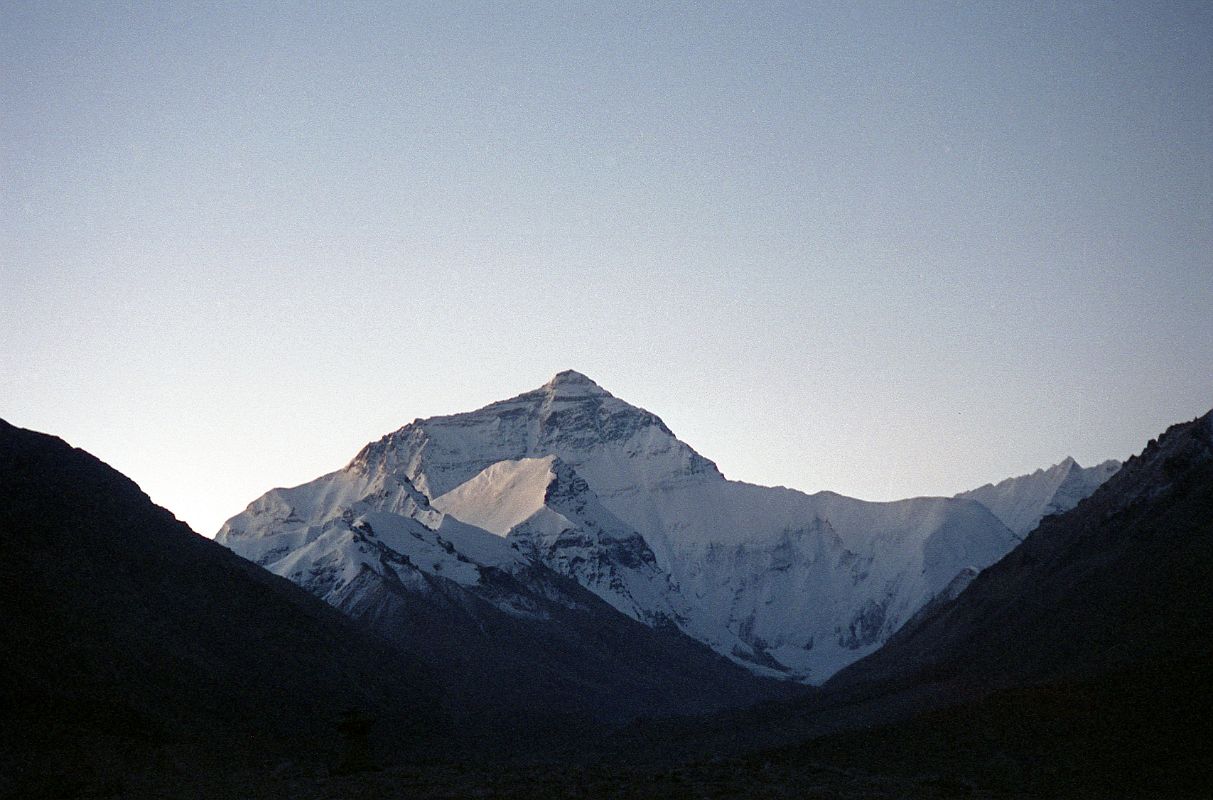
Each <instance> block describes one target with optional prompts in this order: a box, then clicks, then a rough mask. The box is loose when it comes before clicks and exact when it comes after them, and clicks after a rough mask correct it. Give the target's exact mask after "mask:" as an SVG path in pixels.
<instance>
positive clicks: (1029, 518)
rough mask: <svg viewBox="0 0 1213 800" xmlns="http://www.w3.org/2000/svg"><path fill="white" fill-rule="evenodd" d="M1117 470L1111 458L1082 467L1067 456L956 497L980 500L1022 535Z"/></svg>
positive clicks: (1082, 497) (1089, 492)
mask: <svg viewBox="0 0 1213 800" xmlns="http://www.w3.org/2000/svg"><path fill="white" fill-rule="evenodd" d="M1119 469H1120V462H1119V461H1116V460H1114V459H1110V460H1108V461H1105V462H1103V463H1102V464H1096V465H1095V466H1093V467H1082V466H1080V465H1079V464H1078V462H1077V461H1075V460H1074V459H1072V458H1069V457H1066V458H1065V459H1064V460H1062V461H1061V462H1059V463H1057V464H1054V465H1053V466H1051V467H1049V468H1048V469H1038V470H1036V471H1035V472H1033V473H1032V474H1030V475H1020V476H1018V477H1015V478H1007V479H1006V480H1005V481H1000V482H998V483H993V484H992V483H987V484H986V485H985V486H981V487H979V488H977V489H972V490H970V491H967V492H961V493H960V494H958V495H956V496H957V497H967V498H969V499H971V500H976V501H977V502H979V503H981V504H982V505H983V506H985V507H986V508H988V509H990V511H992V512H994V516H996V517H998V518H999V519H1000V520H1002V522H1003V524H1004V525H1006V526H1007V527H1008V528H1010V529H1011V530H1012V532H1014V533H1015V534H1016V535H1017V536H1019V537H1021V538H1022V537H1024V536H1027V535H1028V534H1029V533H1031V532H1032V531H1033V530H1034V529H1035V528H1036V526H1037V525H1039V524H1040V521H1041V520H1042V519H1043V518H1045V517H1047V516H1049V515H1051V514H1061V513H1063V512H1065V511H1069V510H1070V509H1071V508H1074V507H1075V506H1076V505H1078V504H1079V503H1080V502H1082V501H1083V500H1085V499H1086V498H1088V497H1090V496H1091V495H1092V494H1093V493H1094V492H1095V490H1096V489H1098V488H1099V487H1100V485H1101V484H1102V483H1103V482H1104V481H1106V480H1107V479H1108V478H1110V477H1112V476H1113V475H1115V474H1116V472H1117V470H1119Z"/></svg>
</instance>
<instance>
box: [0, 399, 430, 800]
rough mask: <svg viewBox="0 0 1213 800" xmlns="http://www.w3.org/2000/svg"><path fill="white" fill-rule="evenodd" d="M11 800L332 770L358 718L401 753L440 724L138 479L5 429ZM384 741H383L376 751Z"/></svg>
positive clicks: (385, 650)
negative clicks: (214, 774) (204, 773)
mask: <svg viewBox="0 0 1213 800" xmlns="http://www.w3.org/2000/svg"><path fill="white" fill-rule="evenodd" d="M0 586H3V593H4V596H5V598H6V600H5V603H4V613H3V614H0V642H3V647H0V795H2V796H13V797H40V796H72V795H78V794H79V795H89V794H96V795H101V796H105V795H108V794H114V793H117V792H122V791H126V790H128V789H130V788H131V786H132V785H133V783H132V781H134V782H137V780H136V779H137V777H138V776H140V775H142V774H150V773H165V772H167V773H169V774H172V773H174V772H190V771H195V770H198V769H200V767H199V766H198V765H200V764H210V765H226V766H225V768H228V769H234V768H238V767H240V766H242V765H253V766H260V765H262V764H264V763H265V762H266V761H267V760H268V761H270V762H271V763H273V762H274V761H275V760H281V759H286V758H290V759H296V760H310V761H312V762H313V763H323V764H326V765H336V764H338V763H339V762H340V760H341V758H342V748H343V746H344V745H343V741H344V739H343V735H342V733H341V732H340V728H341V725H342V720H343V719H344V715H345V713H346V712H347V711H350V710H361V712H362V713H368V712H371V711H373V713H374V715H375V717H376V719H377V720H378V723H377V725H376V728H377V730H378V731H379V732H380V734H381V735H382V736H383V738H384V739H390V740H391V742H392V747H393V748H395V749H397V750H400V749H403V750H406V751H407V750H409V749H411V748H414V747H420V746H421V744H422V742H423V741H424V740H425V739H427V738H429V737H432V736H433V735H434V734H435V733H436V732H439V731H441V730H442V729H443V727H444V725H445V722H444V720H443V718H442V714H441V712H440V709H439V700H440V694H439V690H438V684H437V682H436V681H435V680H434V678H433V676H432V675H431V674H430V673H429V672H428V671H427V670H426V669H425V668H423V667H422V666H421V665H420V664H419V663H418V662H417V661H416V660H415V659H412V658H410V657H409V656H408V655H406V654H404V653H401V652H399V651H398V650H396V649H395V648H393V647H391V646H389V645H387V644H385V643H384V642H382V641H380V640H379V639H377V638H375V637H371V636H368V635H366V634H365V633H364V632H363V631H362V630H361V629H359V628H358V627H357V626H356V625H355V624H353V623H352V622H351V621H350V620H348V619H346V618H345V617H343V616H342V615H341V614H339V613H338V612H336V611H334V610H333V609H331V608H329V607H328V606H326V605H325V604H324V603H322V602H320V601H318V600H315V599H314V598H312V597H311V596H309V595H308V594H306V593H305V592H303V591H300V590H299V589H297V588H296V587H295V586H293V585H292V584H290V583H289V582H288V581H286V580H283V579H281V578H278V577H275V576H273V575H270V574H269V573H267V572H265V571H264V570H261V569H259V568H258V567H255V566H254V565H252V564H250V563H248V562H246V561H244V560H243V559H241V558H238V557H237V556H235V555H233V554H231V553H230V552H228V551H227V550H225V549H224V548H222V547H219V546H217V545H215V544H214V543H212V542H210V541H209V540H207V539H204V538H203V537H201V536H198V535H197V534H195V533H193V532H192V531H190V530H189V528H188V527H186V526H185V525H184V524H182V523H181V522H178V521H177V520H176V519H175V518H174V517H173V516H172V515H171V514H169V513H168V512H167V511H165V510H164V509H162V508H159V507H157V506H155V505H153V504H152V503H151V502H150V500H148V498H147V496H146V495H144V494H143V492H141V491H140V490H139V488H138V487H137V486H136V485H135V484H134V483H133V482H131V481H130V480H128V479H127V478H125V477H123V476H122V475H120V474H119V473H117V472H115V471H114V470H112V469H110V468H109V467H107V466H106V465H104V464H103V463H101V462H100V461H98V460H97V459H96V458H94V457H92V456H90V455H89V454H87V453H85V452H83V451H81V450H76V449H73V448H72V447H70V446H68V445H67V444H65V443H64V442H62V441H61V440H59V439H56V438H54V437H51V436H46V435H44V434H38V433H33V432H31V431H25V430H21V429H19V428H15V427H13V426H11V425H9V424H7V423H5V422H3V421H0ZM381 744H382V742H381Z"/></svg>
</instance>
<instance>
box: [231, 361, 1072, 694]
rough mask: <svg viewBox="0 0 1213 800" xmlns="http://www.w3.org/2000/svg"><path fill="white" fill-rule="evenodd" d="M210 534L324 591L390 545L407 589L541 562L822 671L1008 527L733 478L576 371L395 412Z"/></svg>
mask: <svg viewBox="0 0 1213 800" xmlns="http://www.w3.org/2000/svg"><path fill="white" fill-rule="evenodd" d="M979 491H980V490H979ZM1012 494H1013V493H1012ZM1057 496H1059V488H1058V487H1055V488H1054V491H1053V493H1052V494H1051V495H1050V497H1051V498H1053V497H1057ZM217 539H218V541H220V542H222V543H224V544H226V545H227V546H229V547H231V548H232V549H233V550H235V551H236V552H238V553H240V554H242V555H246V556H247V557H249V558H252V559H253V560H256V561H258V563H261V564H263V565H265V566H266V567H268V568H269V569H271V570H273V571H275V572H277V573H279V574H281V575H285V576H287V577H289V578H291V579H292V580H294V581H295V582H297V583H300V584H302V585H305V586H308V587H309V588H311V589H312V590H313V591H314V592H316V593H317V594H321V595H322V596H325V597H328V598H329V599H330V600H334V599H335V597H333V596H332V594H331V593H332V592H334V591H337V592H339V593H340V592H342V591H348V589H344V588H343V587H345V586H348V585H349V583H350V582H351V581H352V580H354V578H355V577H356V575H357V574H358V573H359V572H360V571H363V570H365V569H377V568H378V567H376V566H375V565H374V564H370V563H369V562H371V561H374V560H375V559H376V558H378V559H379V561H378V562H376V563H378V564H382V563H384V561H383V558H384V556H385V555H386V553H387V551H390V552H391V553H392V554H394V555H392V556H390V557H388V561H389V562H390V563H400V559H404V560H406V561H407V569H405V566H403V565H401V566H400V567H399V569H397V567H393V570H394V571H396V572H397V574H398V575H399V577H400V581H401V582H402V583H405V584H407V581H406V580H405V578H406V576H408V578H409V580H411V581H413V583H412V584H407V585H414V586H416V587H417V589H416V591H424V589H423V588H422V583H423V582H424V577H419V576H429V577H431V578H432V577H434V576H443V577H450V578H451V579H452V580H455V581H456V582H457V583H460V584H461V585H463V586H465V587H466V588H468V589H469V590H475V587H476V586H479V585H482V584H483V581H484V577H483V576H484V574H485V571H486V570H493V571H494V574H496V573H498V572H504V573H511V574H525V571H526V569H527V567H526V564H527V563H531V562H535V563H540V564H543V565H545V566H546V567H548V568H550V569H551V570H554V571H555V572H558V573H560V574H562V575H565V576H567V577H570V578H573V579H574V580H576V581H577V582H578V583H580V584H581V585H582V586H584V587H585V588H587V589H589V590H590V591H592V592H594V593H595V594H597V595H598V596H599V597H601V598H603V599H604V600H606V601H607V602H608V603H610V604H611V605H613V606H614V607H615V608H617V609H619V610H620V611H623V612H624V613H626V614H628V615H630V616H632V617H634V618H635V619H638V620H641V621H643V622H646V623H648V624H650V625H657V626H663V625H673V626H676V627H677V628H679V629H681V630H682V631H684V632H685V633H687V634H689V635H690V636H692V637H694V638H696V639H698V640H700V641H702V642H705V643H707V644H708V645H710V646H711V647H712V648H714V649H715V650H717V651H718V652H720V653H723V654H725V655H727V656H729V657H730V658H733V659H734V660H736V661H738V662H740V663H744V664H746V665H747V666H748V667H750V668H751V669H752V670H753V671H755V672H758V673H760V674H769V675H779V676H783V677H792V678H797V679H800V680H805V681H808V682H814V683H815V682H820V681H822V680H824V679H825V678H827V677H829V676H830V675H831V674H833V673H834V672H835V671H837V670H838V669H840V668H841V667H843V666H845V665H847V664H849V663H851V662H852V661H855V660H856V659H858V658H860V657H862V656H864V655H866V654H868V653H870V652H872V651H873V650H875V649H876V648H878V647H879V646H880V645H881V644H882V643H883V642H884V641H885V640H886V639H887V638H888V637H889V636H890V635H891V634H892V633H893V632H894V631H896V630H897V629H898V628H899V627H900V626H901V625H902V624H903V623H904V622H905V621H906V620H908V619H909V618H910V617H912V616H913V615H914V614H915V613H916V612H917V611H918V610H919V609H921V608H922V607H923V606H924V605H925V604H926V603H928V602H929V601H930V600H931V599H932V598H934V597H936V596H937V595H939V594H940V593H941V592H946V591H948V590H949V587H953V586H955V584H954V581H956V580H957V579H958V576H966V575H971V574H974V573H975V572H976V571H978V570H981V569H983V568H985V567H987V566H989V565H990V564H992V563H994V562H995V561H997V560H998V559H999V558H1001V557H1002V556H1003V555H1005V554H1006V553H1007V552H1008V551H1009V550H1010V549H1011V548H1013V547H1014V546H1015V545H1016V544H1017V543H1018V541H1019V537H1018V536H1017V535H1016V534H1015V533H1013V532H1012V530H1009V529H1008V526H1007V525H1005V524H1003V522H1001V521H1000V520H999V518H998V517H997V516H996V513H992V512H991V510H990V509H989V508H987V506H986V505H984V504H983V503H981V502H977V501H976V500H973V499H970V498H967V497H957V498H914V499H909V500H902V501H898V502H892V503H869V502H863V501H860V500H854V499H851V498H846V497H842V496H840V495H837V494H833V493H830V492H821V493H817V494H813V495H808V494H804V493H802V492H798V491H795V490H791V489H785V488H768V487H763V486H755V485H752V484H746V483H740V482H736V481H730V480H726V479H725V477H724V476H723V475H722V474H721V473H720V471H719V470H718V469H717V468H716V465H715V464H713V463H712V462H711V461H709V460H708V459H706V458H704V457H703V456H701V455H699V454H698V453H696V452H695V451H694V450H692V449H691V448H690V447H689V446H687V445H686V444H684V443H683V442H681V441H679V440H678V439H677V438H676V437H675V436H674V434H673V433H672V432H671V431H670V430H669V428H667V427H666V426H665V424H664V423H662V421H661V420H660V419H659V418H658V417H656V416H655V415H653V414H651V413H649V412H648V411H644V410H642V409H639V408H636V407H634V406H632V405H629V404H628V403H625V402H624V401H622V400H620V399H618V398H616V397H614V396H612V395H611V394H610V393H608V392H607V391H605V390H604V389H602V388H601V387H599V386H598V385H597V384H595V383H594V382H593V381H591V380H590V379H589V378H587V377H585V376H584V375H581V374H579V373H576V372H572V371H569V372H562V373H560V374H558V375H556V376H555V377H554V378H553V379H552V380H551V381H549V382H548V383H547V384H545V385H544V386H542V387H540V388H538V389H536V390H534V391H530V392H527V393H525V394H522V395H519V396H517V397H515V398H512V399H510V400H505V401H501V402H497V403H493V404H491V405H488V406H486V407H484V408H482V409H480V410H478V411H473V412H468V413H463V414H456V415H452V416H443V417H433V418H430V419H425V420H416V421H414V422H412V423H410V424H408V425H405V426H404V427H403V428H401V429H399V430H397V431H395V432H393V433H391V434H388V435H387V436H385V437H383V438H382V439H380V440H379V441H377V442H374V443H372V444H369V445H367V446H366V447H365V448H363V450H362V451H361V452H360V453H358V454H357V456H356V457H355V458H354V459H353V460H352V461H351V462H350V464H349V465H347V466H346V467H345V468H344V469H342V470H339V471H337V472H334V473H331V474H329V475H326V476H323V477H321V478H319V479H317V480H315V481H313V482H311V483H309V484H305V485H303V486H299V487H295V488H293V489H276V490H274V491H272V492H270V493H268V494H267V495H265V496H264V497H262V498H260V499H258V500H256V501H255V502H254V503H252V504H251V505H250V506H249V507H248V509H247V510H246V511H245V512H243V513H242V514H239V515H237V516H236V517H233V518H232V519H231V520H229V521H228V523H226V524H225V525H224V527H223V529H222V530H221V531H220V532H219V535H218V536H217ZM372 547H373V548H375V550H376V551H377V552H378V553H379V555H375V554H374V553H372V552H371V548H372ZM380 548H385V549H380ZM397 557H399V558H397ZM392 559H396V560H395V561H393V560H392ZM400 570H403V574H402V573H401V572H400ZM962 580H963V577H962ZM497 602H499V603H500V607H501V608H502V609H503V610H506V611H509V612H510V613H514V614H518V613H522V610H524V609H520V607H519V604H518V602H517V599H516V598H508V597H506V598H498V599H497ZM522 605H523V606H525V604H522Z"/></svg>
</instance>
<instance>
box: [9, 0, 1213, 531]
mask: <svg viewBox="0 0 1213 800" xmlns="http://www.w3.org/2000/svg"><path fill="white" fill-rule="evenodd" d="M1211 253H1213V7H1211V6H1209V5H1208V4H1180V3H1156V4H1155V3H1150V4H1133V3H1073V4H1020V3H1002V4H992V3H990V4H961V3H912V4H902V3H891V4H873V5H866V4H861V3H838V4H809V3H796V4H737V5H710V4H647V3H646V4H635V5H628V4H622V3H610V4H601V5H598V6H595V5H591V4H570V3H555V4H550V5H544V4H539V3H526V4H516V5H506V4H489V3H473V4H467V5H463V4H458V3H445V2H444V3H427V4H399V3H392V4H385V5H374V4H369V3H363V4H350V5H332V6H320V5H303V4H296V3H265V4H257V5H245V4H232V5H208V6H197V5H180V6H176V5H172V4H148V5H145V6H129V5H117V4H101V5H89V4H85V3H64V4H49V3H31V4H24V3H15V2H7V3H4V4H3V5H0V323H2V324H3V328H4V331H5V335H4V337H3V340H2V344H0V416H3V417H4V418H6V419H8V420H9V421H11V422H13V423H15V424H17V425H22V426H25V427H32V428H36V429H40V430H46V431H50V432H53V433H56V434H58V435H61V436H63V437H64V438H66V439H68V440H69V441H71V442H72V443H73V444H76V445H78V446H81V447H84V448H86V449H89V450H91V451H92V452H94V453H95V454H97V455H98V456H99V457H101V458H103V459H104V460H106V461H108V462H109V463H111V464H113V465H114V466H115V467H117V468H118V469H121V470H123V471H124V472H126V473H127V474H129V475H130V476H131V477H133V478H134V479H135V480H136V481H138V482H139V483H140V485H141V486H143V488H144V489H145V490H146V491H148V492H149V493H150V494H151V496H152V497H153V499H155V500H156V501H157V502H160V503H161V504H163V505H166V506H167V507H168V508H170V509H171V510H173V511H174V512H176V513H177V514H178V515H179V516H181V517H182V518H183V519H185V520H187V521H188V522H190V523H191V524H193V525H194V526H195V527H196V528H198V529H199V530H200V531H202V532H204V533H207V534H210V533H213V532H214V530H215V529H216V528H217V527H218V525H219V524H220V522H221V521H222V520H223V519H225V518H226V517H227V516H230V515H231V514H234V513H235V512H237V511H239V510H240V509H241V508H243V506H244V505H245V504H246V503H247V502H248V501H249V500H251V499H253V497H255V496H257V495H259V494H260V493H261V492H263V491H264V490H266V489H268V488H270V487H271V486H275V485H289V484H294V483H299V482H302V481H304V480H307V479H310V478H312V477H315V476H316V475H318V474H320V473H322V472H326V471H330V470H332V469H335V468H337V467H339V466H341V465H343V464H344V463H345V461H346V460H347V459H348V458H349V457H351V456H352V455H353V454H354V452H355V451H356V450H357V449H358V448H359V447H360V446H361V445H362V444H363V443H365V442H366V441H368V440H370V439H373V438H376V437H378V436H379V435H381V434H383V433H385V432H387V431H388V430H392V429H395V428H396V427H399V426H400V425H402V424H404V423H405V422H408V421H410V420H412V419H413V418H415V417H421V416H428V415H432V414H439V413H451V412H455V411H461V410H468V409H471V408H474V407H477V406H479V405H482V404H484V403H486V402H489V401H491V400H494V399H499V398H503V397H506V396H510V395H513V394H516V393H518V392H521V391H524V390H527V389H530V388H533V387H534V386H537V385H539V384H541V383H543V382H544V381H545V380H547V379H548V378H549V377H550V376H551V375H552V374H553V373H555V372H557V371H559V370H561V369H566V368H575V369H578V370H580V371H582V372H585V373H586V374H588V375H590V376H591V377H592V378H594V379H595V380H597V381H598V382H599V383H600V384H602V385H603V386H604V387H605V388H607V389H608V390H610V391H611V392H613V393H614V394H616V395H618V396H620V397H623V398H624V399H627V400H629V401H631V402H633V403H635V404H637V405H641V406H643V407H646V408H648V409H649V410H651V411H654V412H655V413H657V414H659V415H660V416H662V418H663V419H665V421H666V422H667V423H668V424H669V425H670V426H671V428H672V429H673V430H674V431H675V433H677V434H678V435H679V436H680V437H681V438H683V439H684V440H685V441H687V442H689V443H690V444H691V445H692V446H694V447H695V448H696V449H698V450H700V451H701V452H702V453H703V454H704V455H706V456H708V457H709V458H712V459H714V460H715V461H717V463H718V464H719V465H720V466H721V468H722V470H723V471H724V472H725V474H726V475H728V476H729V477H733V478H738V479H742V480H749V481H753V482H759V483H772V484H784V485H789V486H794V487H796V488H800V489H804V490H808V491H815V490H819V489H832V490H835V491H840V492H843V493H847V494H852V495H856V496H859V497H863V498H868V499H893V498H896V497H903V496H908V495H913V494H941V493H947V494H950V493H953V492H956V491H959V490H961V489H965V488H970V487H971V486H974V485H978V484H981V483H984V482H986V481H990V480H997V479H1000V478H1002V477H1006V476H1009V475H1012V474H1018V473H1022V472H1025V471H1030V470H1032V469H1034V468H1036V467H1040V466H1047V465H1048V464H1051V463H1054V462H1056V461H1058V460H1060V459H1061V458H1062V457H1063V456H1065V455H1067V454H1072V455H1074V456H1075V457H1076V458H1078V459H1079V461H1081V462H1083V463H1090V462H1093V461H1097V460H1102V459H1104V458H1109V457H1122V458H1123V457H1125V456H1127V455H1129V454H1131V453H1132V452H1135V451H1136V450H1138V449H1140V447H1141V446H1142V445H1143V444H1144V442H1145V440H1146V439H1148V438H1150V437H1151V436H1154V435H1156V434H1157V433H1158V432H1160V431H1161V429H1162V428H1164V427H1165V426H1166V425H1167V424H1170V423H1172V422H1176V421H1179V420H1182V419H1187V418H1191V417H1193V416H1195V415H1196V414H1198V413H1202V412H1203V411H1206V410H1208V408H1209V407H1210V406H1213V256H1211Z"/></svg>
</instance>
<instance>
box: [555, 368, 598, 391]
mask: <svg viewBox="0 0 1213 800" xmlns="http://www.w3.org/2000/svg"><path fill="white" fill-rule="evenodd" d="M543 388H544V389H545V390H546V391H548V392H551V393H552V394H601V395H605V394H607V391H606V390H605V389H603V388H602V387H601V386H599V385H598V384H596V383H594V381H592V380H590V379H589V378H588V377H586V376H585V375H583V374H581V373H580V372H577V371H576V370H572V369H566V370H564V371H562V372H557V373H556V374H555V375H553V376H552V379H551V380H550V381H548V382H547V383H545V384H544V385H543Z"/></svg>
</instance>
